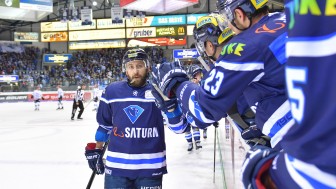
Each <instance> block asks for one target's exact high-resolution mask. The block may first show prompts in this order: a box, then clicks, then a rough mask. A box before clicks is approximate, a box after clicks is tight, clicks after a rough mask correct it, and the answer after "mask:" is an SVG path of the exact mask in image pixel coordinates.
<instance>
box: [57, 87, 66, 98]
mask: <svg viewBox="0 0 336 189" xmlns="http://www.w3.org/2000/svg"><path fill="white" fill-rule="evenodd" d="M63 96H64V92H63V89H61V88H58V89H57V97H58V98H60V97H63Z"/></svg>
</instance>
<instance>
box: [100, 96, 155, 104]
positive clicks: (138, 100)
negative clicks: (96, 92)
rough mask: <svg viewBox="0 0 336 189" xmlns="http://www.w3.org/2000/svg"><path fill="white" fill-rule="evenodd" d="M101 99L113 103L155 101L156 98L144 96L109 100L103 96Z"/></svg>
mask: <svg viewBox="0 0 336 189" xmlns="http://www.w3.org/2000/svg"><path fill="white" fill-rule="evenodd" d="M100 100H101V101H103V102H105V103H106V104H109V103H113V102H155V99H154V98H149V99H144V98H118V99H111V100H107V99H105V98H103V97H102V98H101V99H100Z"/></svg>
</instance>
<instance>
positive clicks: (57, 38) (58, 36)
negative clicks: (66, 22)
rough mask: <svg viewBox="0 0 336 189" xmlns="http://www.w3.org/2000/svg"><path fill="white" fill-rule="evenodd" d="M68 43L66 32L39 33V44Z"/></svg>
mask: <svg viewBox="0 0 336 189" xmlns="http://www.w3.org/2000/svg"><path fill="white" fill-rule="evenodd" d="M65 41H68V32H48V33H41V42H65Z"/></svg>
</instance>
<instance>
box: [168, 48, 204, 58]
mask: <svg viewBox="0 0 336 189" xmlns="http://www.w3.org/2000/svg"><path fill="white" fill-rule="evenodd" d="M199 56H200V55H199V54H198V51H197V50H196V49H174V50H173V58H174V59H175V58H177V59H183V58H197V57H199Z"/></svg>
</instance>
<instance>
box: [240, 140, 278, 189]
mask: <svg viewBox="0 0 336 189" xmlns="http://www.w3.org/2000/svg"><path fill="white" fill-rule="evenodd" d="M278 153H279V152H278V151H276V150H274V149H272V148H269V147H266V146H261V145H256V146H253V147H252V148H251V149H250V150H249V151H248V152H247V153H246V157H245V161H244V163H243V166H242V172H241V173H242V180H243V184H244V187H245V188H258V186H261V185H262V186H264V187H265V188H270V186H268V185H265V183H269V179H266V178H270V177H269V175H267V174H268V169H269V168H270V166H271V165H272V161H273V159H274V158H275V156H276V155H277V154H278ZM257 183H258V184H257Z"/></svg>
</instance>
